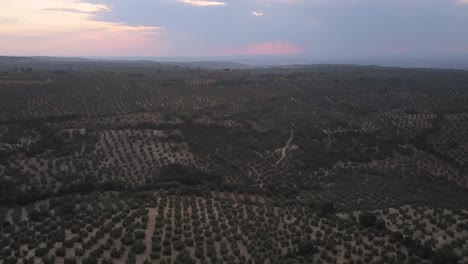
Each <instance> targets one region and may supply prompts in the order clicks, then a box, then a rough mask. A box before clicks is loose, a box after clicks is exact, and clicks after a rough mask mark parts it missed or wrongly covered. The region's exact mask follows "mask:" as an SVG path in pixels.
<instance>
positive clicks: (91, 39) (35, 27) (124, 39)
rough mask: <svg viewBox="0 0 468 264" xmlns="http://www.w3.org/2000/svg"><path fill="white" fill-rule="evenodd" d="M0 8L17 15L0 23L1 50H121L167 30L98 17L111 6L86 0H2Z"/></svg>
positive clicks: (48, 52) (54, 52) (50, 52)
mask: <svg viewBox="0 0 468 264" xmlns="http://www.w3.org/2000/svg"><path fill="white" fill-rule="evenodd" d="M0 10H6V12H7V13H8V16H9V17H11V18H14V21H13V20H12V19H7V20H5V21H3V22H2V23H0V35H1V36H2V45H0V54H1V53H3V54H15V53H17V52H15V51H18V52H23V53H25V52H26V51H27V50H32V51H34V52H29V54H31V55H37V53H41V55H66V54H63V53H61V51H63V52H65V50H67V49H68V50H69V52H68V54H83V55H87V54H86V52H89V53H93V54H96V53H98V52H103V53H106V54H107V51H113V52H116V53H118V50H123V49H127V48H128V49H129V47H128V45H129V44H131V45H134V47H135V50H136V49H137V47H141V46H145V45H146V44H147V43H150V42H151V43H153V42H154V41H155V37H154V35H156V34H160V33H161V32H163V31H164V29H163V28H160V27H154V26H133V25H128V24H126V23H121V22H107V21H101V20H98V19H97V15H98V14H100V13H102V12H111V8H110V7H109V6H107V5H104V4H92V3H88V2H86V1H83V0H35V1H29V0H15V1H2V0H0ZM33 43H34V44H33ZM153 50H154V48H153ZM36 51H37V52H36Z"/></svg>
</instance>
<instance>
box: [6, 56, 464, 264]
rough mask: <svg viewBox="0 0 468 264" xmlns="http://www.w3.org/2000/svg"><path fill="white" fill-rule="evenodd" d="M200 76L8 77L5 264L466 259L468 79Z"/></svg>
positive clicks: (402, 72)
mask: <svg viewBox="0 0 468 264" xmlns="http://www.w3.org/2000/svg"><path fill="white" fill-rule="evenodd" d="M25 64H26V63H25ZM12 65H13V64H12ZM64 65H68V66H66V67H65V66H64ZM73 66H75V67H73ZM188 67H191V66H188V65H179V66H177V67H176V66H175V65H164V64H155V63H145V62H141V63H128V64H125V63H105V62H100V63H97V62H96V63H93V62H89V61H84V62H81V63H77V62H60V63H58V62H56V63H54V62H53V61H46V62H44V65H43V66H42V67H41V65H40V64H38V63H37V62H34V61H32V62H31V64H30V65H16V66H14V67H8V66H5V65H3V68H2V67H0V68H1V69H2V71H3V74H2V76H1V78H0V224H1V226H0V234H1V236H0V237H1V238H0V263H69V264H72V263H336V262H338V263H466V262H467V261H468V257H467V256H468V251H467V250H466V249H467V248H468V244H467V241H468V239H467V237H466V230H467V226H468V211H467V210H468V208H467V204H466V201H468V193H467V190H466V188H467V186H468V179H467V175H468V174H467V173H468V157H467V155H466V149H467V148H468V141H467V137H466V135H467V133H468V109H467V105H468V90H467V88H466V83H468V74H467V73H466V72H463V71H438V70H424V69H414V70H410V69H396V68H379V67H357V66H338V65H336V66H326V65H323V66H310V67H306V66H304V67H292V68H281V67H280V68H266V69H249V70H238V69H235V67H231V66H227V67H222V68H224V69H225V70H205V69H203V68H201V67H199V66H196V67H195V66H192V67H191V68H188ZM14 68H17V69H16V70H15V69H14ZM28 68H31V70H29V69H28ZM220 69H221V68H220Z"/></svg>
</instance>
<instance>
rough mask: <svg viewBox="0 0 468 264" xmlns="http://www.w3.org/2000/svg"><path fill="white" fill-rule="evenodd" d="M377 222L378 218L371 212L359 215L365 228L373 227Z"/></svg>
mask: <svg viewBox="0 0 468 264" xmlns="http://www.w3.org/2000/svg"><path fill="white" fill-rule="evenodd" d="M376 221H377V217H376V216H375V215H374V214H372V213H370V212H362V213H361V214H360V215H359V222H360V223H361V225H362V226H363V227H365V228H368V227H373V226H374V225H375V222H376Z"/></svg>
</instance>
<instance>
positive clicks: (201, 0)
mask: <svg viewBox="0 0 468 264" xmlns="http://www.w3.org/2000/svg"><path fill="white" fill-rule="evenodd" d="M178 1H179V2H182V3H185V4H189V5H193V6H226V5H227V4H226V3H224V2H218V1H205V0H178Z"/></svg>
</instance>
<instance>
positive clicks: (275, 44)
mask: <svg viewBox="0 0 468 264" xmlns="http://www.w3.org/2000/svg"><path fill="white" fill-rule="evenodd" d="M303 52H304V50H303V49H302V48H301V47H299V46H296V45H294V44H291V43H289V42H283V41H271V42H262V43H254V44H250V45H246V46H241V47H236V48H229V49H225V50H222V51H221V52H220V53H219V54H216V55H221V56H234V55H297V54H302V53H303Z"/></svg>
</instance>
